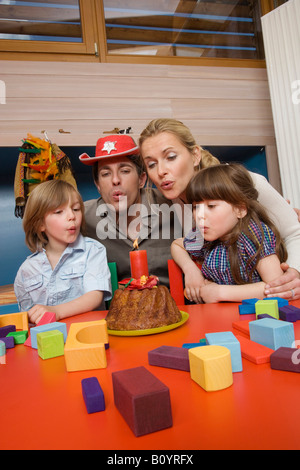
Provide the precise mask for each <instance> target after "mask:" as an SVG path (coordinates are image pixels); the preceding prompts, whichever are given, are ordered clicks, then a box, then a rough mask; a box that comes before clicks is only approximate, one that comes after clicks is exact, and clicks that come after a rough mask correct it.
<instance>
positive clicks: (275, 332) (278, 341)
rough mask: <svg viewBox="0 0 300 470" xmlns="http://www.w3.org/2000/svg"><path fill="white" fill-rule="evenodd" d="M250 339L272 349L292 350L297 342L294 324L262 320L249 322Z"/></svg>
mask: <svg viewBox="0 0 300 470" xmlns="http://www.w3.org/2000/svg"><path fill="white" fill-rule="evenodd" d="M249 331H250V339H251V341H254V342H255V343H259V344H262V345H263V346H267V347H268V348H270V349H274V350H276V349H278V348H281V347H287V348H291V347H292V345H293V343H294V341H295V332H294V326H293V323H290V322H285V321H280V320H276V319H275V318H274V319H273V318H262V319H260V320H254V321H251V322H249Z"/></svg>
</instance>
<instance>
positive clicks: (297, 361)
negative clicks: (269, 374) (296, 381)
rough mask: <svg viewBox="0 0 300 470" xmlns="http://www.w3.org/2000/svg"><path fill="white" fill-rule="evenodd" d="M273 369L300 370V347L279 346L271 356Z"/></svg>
mask: <svg viewBox="0 0 300 470" xmlns="http://www.w3.org/2000/svg"><path fill="white" fill-rule="evenodd" d="M270 360H271V369H278V370H284V371H287V372H300V349H297V348H286V347H281V348H278V349H277V350H276V351H275V352H273V354H271V357H270Z"/></svg>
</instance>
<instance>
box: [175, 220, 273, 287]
mask: <svg viewBox="0 0 300 470" xmlns="http://www.w3.org/2000/svg"><path fill="white" fill-rule="evenodd" d="M248 228H249V230H250V232H251V233H252V235H253V236H254V237H255V238H256V240H257V241H258V243H259V244H262V250H261V252H260V258H265V257H266V256H269V255H272V254H276V237H275V235H274V232H273V231H272V230H271V229H270V228H269V227H268V226H267V225H265V224H264V223H262V229H263V234H264V237H263V236H262V233H261V231H260V229H259V227H258V226H257V224H256V223H254V222H253V221H250V224H249V227H248ZM184 247H185V249H186V250H187V252H188V253H189V255H190V256H191V258H192V259H194V260H198V261H201V262H202V273H203V275H204V276H205V278H207V279H209V280H211V281H213V282H216V283H217V284H231V285H232V284H236V283H235V281H234V279H233V276H232V272H231V267H230V262H229V254H228V245H226V244H225V243H223V242H222V241H219V242H218V243H217V244H215V243H213V244H212V243H211V242H206V241H204V242H203V237H202V235H201V233H200V232H199V230H198V229H197V228H196V229H193V230H191V231H190V232H189V233H188V235H187V236H186V237H185V239H184ZM237 247H238V257H239V261H240V273H241V276H242V278H243V280H244V281H245V282H250V279H249V274H248V273H249V271H250V269H251V268H252V267H253V264H254V262H252V263H250V266H248V267H247V262H248V261H249V258H251V257H252V256H253V255H255V253H256V252H257V249H256V247H255V245H254V243H253V241H252V240H250V239H249V237H248V236H247V235H246V234H245V233H244V232H242V233H241V234H240V236H239V238H238V241H237ZM259 281H261V277H260V275H259V273H258V272H257V270H254V271H253V273H252V279H251V282H259Z"/></svg>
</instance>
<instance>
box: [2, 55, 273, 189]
mask: <svg viewBox="0 0 300 470" xmlns="http://www.w3.org/2000/svg"><path fill="white" fill-rule="evenodd" d="M0 80H2V81H3V82H4V83H5V86H6V104H0V145H1V146H18V145H19V144H20V142H21V140H22V138H24V137H26V135H27V132H30V133H32V134H35V135H39V133H40V132H41V131H42V130H46V131H47V133H48V136H49V138H50V139H51V140H52V141H53V142H56V143H57V145H60V146H63V145H92V146H94V145H95V144H96V141H97V139H98V138H99V137H101V136H102V135H103V132H106V131H111V130H113V129H114V128H115V127H117V128H120V129H125V128H127V127H131V128H132V136H133V137H134V138H135V139H136V140H137V139H138V136H139V134H140V132H141V131H142V130H143V128H144V127H145V126H146V125H147V123H148V122H149V121H150V120H151V119H153V118H156V117H174V118H176V119H179V120H182V121H183V122H184V123H185V124H187V125H188V126H189V127H190V128H191V130H192V132H193V134H194V135H195V137H196V138H197V141H198V142H199V144H200V145H253V146H257V145H259V146H260V145H261V146H270V148H272V149H273V150H272V161H271V162H268V165H271V164H272V166H273V167H272V175H273V176H272V178H273V179H274V178H275V179H274V183H275V184H274V185H275V186H277V187H278V181H279V177H278V176H277V181H275V180H276V176H274V174H276V172H275V173H274V167H276V166H278V164H277V158H276V143H275V137H274V128H273V118H272V110H271V104H270V97H269V87H268V80H267V74H266V70H265V69H261V68H258V69H255V68H244V67H243V68H240V69H239V68H230V67H193V66H191V67H189V66H176V65H150V64H149V65H146V64H108V63H106V64H105V63H97V64H96V63H77V62H76V63H74V62H65V63H63V62H59V63H58V62H57V63H55V62H27V61H24V62H22V61H0ZM61 130H63V131H64V132H61ZM274 149H275V151H274ZM275 160H276V161H275ZM277 175H279V173H278V172H277Z"/></svg>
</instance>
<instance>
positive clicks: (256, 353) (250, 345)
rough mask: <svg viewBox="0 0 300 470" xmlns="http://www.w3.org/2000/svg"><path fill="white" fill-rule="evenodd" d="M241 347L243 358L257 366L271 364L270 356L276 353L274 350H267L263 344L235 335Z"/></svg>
mask: <svg viewBox="0 0 300 470" xmlns="http://www.w3.org/2000/svg"><path fill="white" fill-rule="evenodd" d="M235 337H236V338H237V340H238V341H239V342H240V345H241V353H242V357H243V358H245V359H248V361H251V362H254V363H255V364H264V363H266V362H270V356H271V354H272V353H273V352H274V350H273V349H270V348H267V346H263V345H262V344H259V343H255V342H254V341H251V340H250V339H248V338H245V337H244V336H240V335H235Z"/></svg>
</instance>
